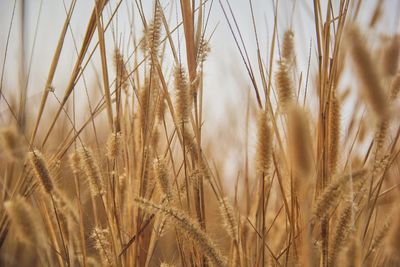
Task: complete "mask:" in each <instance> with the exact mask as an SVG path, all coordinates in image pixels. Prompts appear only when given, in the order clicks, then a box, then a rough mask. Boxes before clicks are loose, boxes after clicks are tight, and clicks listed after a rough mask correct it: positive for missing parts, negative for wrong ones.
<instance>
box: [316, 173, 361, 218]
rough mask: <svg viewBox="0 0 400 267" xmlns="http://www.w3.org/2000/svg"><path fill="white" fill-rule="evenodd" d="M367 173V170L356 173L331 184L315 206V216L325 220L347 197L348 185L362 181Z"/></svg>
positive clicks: (344, 176)
mask: <svg viewBox="0 0 400 267" xmlns="http://www.w3.org/2000/svg"><path fill="white" fill-rule="evenodd" d="M366 174H367V171H366V170H365V169H361V170H357V171H354V172H353V173H351V174H348V175H343V176H341V177H339V178H337V179H336V180H334V181H333V182H331V183H330V184H329V185H328V186H327V187H326V188H325V190H324V192H322V194H321V195H320V197H319V198H318V200H317V202H316V203H315V206H314V215H315V216H316V217H317V218H323V217H325V216H326V215H327V214H329V212H330V211H331V210H332V208H334V207H335V206H336V205H337V203H338V202H339V200H340V199H341V198H343V197H344V196H345V192H346V185H348V183H349V182H350V181H352V182H353V184H355V183H358V182H360V181H362V178H363V177H365V175H366Z"/></svg>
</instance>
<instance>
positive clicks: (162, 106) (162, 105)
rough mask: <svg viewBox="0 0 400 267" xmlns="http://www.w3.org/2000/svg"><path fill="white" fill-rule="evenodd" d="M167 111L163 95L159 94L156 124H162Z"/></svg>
mask: <svg viewBox="0 0 400 267" xmlns="http://www.w3.org/2000/svg"><path fill="white" fill-rule="evenodd" d="M166 109H167V105H166V101H165V97H164V94H162V93H161V94H160V97H159V98H158V105H157V122H158V123H162V122H163V120H164V115H165V111H166Z"/></svg>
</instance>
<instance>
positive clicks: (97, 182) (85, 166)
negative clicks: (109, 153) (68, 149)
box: [79, 147, 104, 196]
mask: <svg viewBox="0 0 400 267" xmlns="http://www.w3.org/2000/svg"><path fill="white" fill-rule="evenodd" d="M79 158H80V163H81V168H82V170H84V172H85V174H86V176H87V177H88V179H89V185H90V190H91V192H92V194H93V195H94V196H96V195H101V194H104V185H103V179H102V177H101V172H100V168H99V166H98V165H97V162H96V160H95V158H94V156H93V154H92V152H91V150H90V149H88V148H84V147H82V148H81V149H80V150H79Z"/></svg>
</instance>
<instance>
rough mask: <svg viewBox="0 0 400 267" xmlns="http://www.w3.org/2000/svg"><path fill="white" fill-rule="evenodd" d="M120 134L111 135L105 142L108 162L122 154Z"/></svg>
mask: <svg viewBox="0 0 400 267" xmlns="http://www.w3.org/2000/svg"><path fill="white" fill-rule="evenodd" d="M122 140H123V139H122V136H121V132H118V133H112V134H111V135H110V136H109V137H108V140H107V157H108V159H109V160H114V159H117V158H118V156H119V155H121V153H122Z"/></svg>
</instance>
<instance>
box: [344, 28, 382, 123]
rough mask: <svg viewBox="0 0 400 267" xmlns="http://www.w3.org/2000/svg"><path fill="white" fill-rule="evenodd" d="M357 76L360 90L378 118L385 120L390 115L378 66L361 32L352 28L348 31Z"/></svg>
mask: <svg viewBox="0 0 400 267" xmlns="http://www.w3.org/2000/svg"><path fill="white" fill-rule="evenodd" d="M347 38H348V40H349V42H348V43H349V45H350V49H351V54H352V59H353V63H354V66H355V69H356V74H357V75H358V78H359V80H360V86H359V87H360V90H361V92H362V95H363V96H364V97H365V99H366V101H367V102H368V104H369V106H370V107H371V109H372V111H373V112H374V114H375V115H376V116H378V117H379V118H384V117H386V116H387V115H388V113H389V110H388V105H387V98H386V96H385V92H384V90H383V88H382V85H381V80H380V78H379V74H378V71H377V69H376V64H374V62H373V60H372V57H371V55H370V53H369V52H368V49H367V47H366V46H365V41H363V38H362V36H361V33H360V31H359V30H358V28H356V27H355V26H352V27H350V28H349V29H348V31H347Z"/></svg>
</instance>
